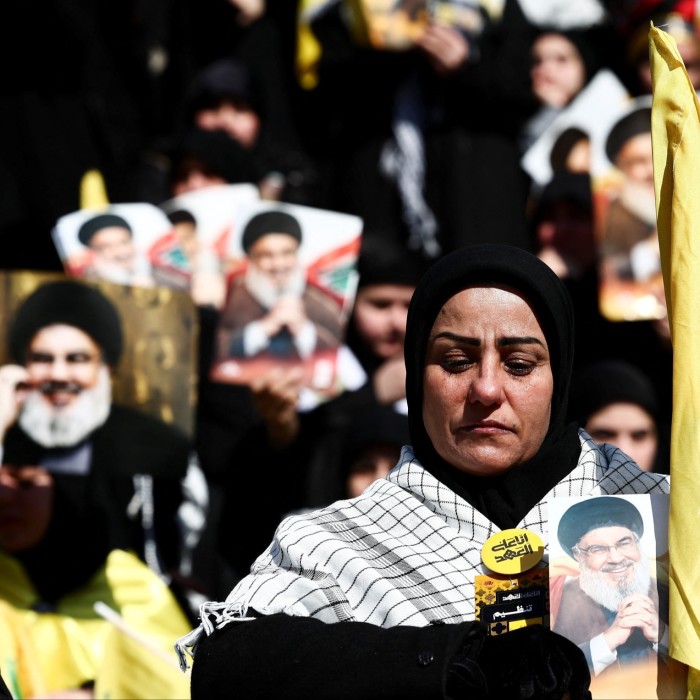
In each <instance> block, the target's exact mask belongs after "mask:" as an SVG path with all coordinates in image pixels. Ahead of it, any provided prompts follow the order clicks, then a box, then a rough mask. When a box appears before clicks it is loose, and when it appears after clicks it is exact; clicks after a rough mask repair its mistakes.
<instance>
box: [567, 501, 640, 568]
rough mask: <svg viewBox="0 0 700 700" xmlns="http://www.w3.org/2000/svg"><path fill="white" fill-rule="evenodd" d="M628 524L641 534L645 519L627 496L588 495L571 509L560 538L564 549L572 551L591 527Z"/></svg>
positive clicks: (629, 528) (594, 528) (570, 552)
mask: <svg viewBox="0 0 700 700" xmlns="http://www.w3.org/2000/svg"><path fill="white" fill-rule="evenodd" d="M616 526H619V527H626V528H627V529H628V530H631V531H632V532H634V533H635V534H636V535H637V537H641V536H642V533H643V532H644V522H643V520H642V516H641V515H640V513H639V511H638V510H637V509H636V508H635V507H634V506H633V505H632V504H631V503H630V502H629V501H627V500H625V499H624V498H616V497H615V496H599V497H597V498H586V499H584V500H582V501H579V502H578V503H575V504H574V505H573V506H571V508H569V509H568V510H567V511H566V512H565V513H564V515H563V516H562V518H561V520H560V521H559V528H558V530H557V538H558V539H559V544H560V545H561V546H562V548H563V549H564V550H565V551H566V552H568V553H569V554H572V551H571V550H572V549H573V548H574V546H575V545H576V543H577V542H578V541H579V540H580V539H581V538H582V537H583V536H584V535H586V534H588V533H589V532H590V531H591V530H596V529H597V528H599V527H616Z"/></svg>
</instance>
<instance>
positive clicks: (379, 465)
mask: <svg viewBox="0 0 700 700" xmlns="http://www.w3.org/2000/svg"><path fill="white" fill-rule="evenodd" d="M400 454H401V447H400V446H398V445H390V444H380V443H379V444H375V445H371V446H370V447H367V448H365V449H364V450H363V451H362V452H360V454H359V455H358V456H357V457H356V458H355V459H354V460H353V461H352V464H351V465H350V472H349V474H348V478H347V495H348V498H354V497H355V496H359V495H360V494H361V493H362V492H363V491H364V490H365V489H366V488H367V487H368V486H369V485H370V484H371V483H372V482H374V481H376V480H377V479H383V478H384V477H385V476H386V475H387V474H388V473H389V472H390V471H391V470H392V469H393V468H394V466H395V465H396V463H397V462H398V460H399V456H400Z"/></svg>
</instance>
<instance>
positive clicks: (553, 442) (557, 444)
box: [404, 244, 581, 528]
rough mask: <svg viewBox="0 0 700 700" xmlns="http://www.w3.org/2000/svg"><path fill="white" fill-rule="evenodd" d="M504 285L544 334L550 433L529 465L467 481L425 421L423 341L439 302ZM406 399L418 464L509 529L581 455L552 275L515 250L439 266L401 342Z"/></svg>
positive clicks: (564, 325) (420, 291)
mask: <svg viewBox="0 0 700 700" xmlns="http://www.w3.org/2000/svg"><path fill="white" fill-rule="evenodd" d="M481 285H486V286H488V285H505V286H508V287H509V288H511V289H514V290H517V291H518V292H519V293H520V294H522V296H523V297H524V298H525V299H526V300H527V302H528V303H529V305H530V307H531V308H532V310H533V312H534V313H535V316H536V318H537V320H538V322H539V324H540V326H541V328H542V332H543V333H544V336H545V339H546V340H547V345H548V348H549V353H550V364H551V368H552V375H553V379H554V386H553V394H552V407H551V418H550V424H549V429H548V431H547V434H546V436H545V439H544V442H543V443H542V446H541V447H540V450H539V452H538V453H537V454H536V455H535V456H534V457H533V458H532V459H530V460H529V461H527V462H525V463H523V464H520V465H518V466H516V467H514V468H512V469H510V470H509V471H507V472H505V473H504V474H499V475H498V476H493V477H484V476H473V475H469V474H466V473H464V472H461V471H460V470H458V469H456V468H455V467H454V466H452V465H450V464H448V463H447V462H446V461H445V460H443V459H442V457H440V456H439V455H438V453H437V452H436V450H435V448H434V447H433V444H432V442H431V440H430V438H429V436H428V434H427V432H426V430H425V425H424V422H423V371H424V367H425V353H426V348H427V343H428V337H429V335H430V331H431V329H432V327H433V323H434V322H435V319H436V317H437V315H438V313H439V311H440V309H441V308H442V307H443V305H444V304H445V302H447V301H448V299H450V298H451V297H453V296H454V295H455V294H457V293H458V292H460V291H462V290H463V289H466V288H467V287H472V286H481ZM404 347H405V359H406V398H407V400H408V419H409V430H410V434H411V443H412V446H413V450H414V453H415V455H416V457H418V459H419V460H420V462H421V464H422V465H423V466H424V467H425V468H426V469H427V470H428V471H429V472H430V473H431V474H433V475H434V476H435V477H436V478H438V479H439V480H440V481H442V482H443V483H445V484H446V485H447V486H449V487H450V488H452V489H453V490H454V491H455V492H456V493H457V494H459V495H460V496H461V497H462V498H464V499H465V500H467V501H468V502H469V503H471V504H472V505H473V506H474V507H475V508H477V509H478V510H479V511H481V512H482V513H483V514H484V515H486V516H487V517H488V518H490V519H491V520H492V521H493V522H495V523H496V524H497V525H499V526H500V527H503V528H505V527H514V526H515V525H517V524H518V522H520V520H521V519H522V517H523V516H524V515H525V514H526V513H527V512H528V511H529V510H530V509H531V508H532V507H533V506H534V505H535V504H536V503H537V502H538V501H539V500H540V499H541V498H542V497H543V496H544V495H545V494H546V493H547V492H548V491H549V490H550V489H551V488H552V487H553V486H554V485H555V484H556V483H557V482H558V481H560V480H561V479H562V478H563V477H564V476H566V475H567V474H568V473H569V472H571V470H572V469H573V468H574V467H575V465H576V462H577V459H578V456H579V454H580V450H581V447H580V443H579V439H578V434H577V429H576V425H575V424H574V423H567V420H566V412H567V400H568V394H569V385H570V382H571V373H572V366H573V351H574V317H573V307H572V303H571V299H570V297H569V294H568V292H567V290H566V288H565V286H564V285H563V283H562V282H561V280H560V279H559V278H558V277H557V276H556V274H555V273H554V272H553V271H552V270H551V269H550V268H549V267H548V266H547V265H546V264H545V263H543V262H542V261H541V260H539V259H538V258H536V257H535V256H534V255H532V254H531V253H529V252H527V251H525V250H522V249H521V248H517V247H514V246H507V245H497V244H480V245H472V246H466V247H464V248H460V249H459V250H456V251H454V252H452V253H449V254H448V255H445V256H444V257H442V258H441V259H440V260H438V261H437V262H436V263H435V264H434V265H433V266H432V267H431V268H430V269H429V270H428V271H427V272H426V274H425V275H424V276H423V278H422V279H421V281H420V282H419V284H418V286H417V288H416V291H415V293H414V295H413V298H412V300H411V305H410V308H409V311H408V323H407V328H406V342H405V346H404Z"/></svg>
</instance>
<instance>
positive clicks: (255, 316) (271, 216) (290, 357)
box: [211, 201, 362, 400]
mask: <svg viewBox="0 0 700 700" xmlns="http://www.w3.org/2000/svg"><path fill="white" fill-rule="evenodd" d="M361 235H362V220H361V219H360V218H359V217H356V216H351V215H349V214H343V213H339V212H334V211H328V210H324V209H316V208H313V207H307V206H302V205H292V204H272V203H270V202H263V201H260V202H255V203H248V204H245V205H242V206H241V207H240V208H239V210H238V213H237V216H236V219H235V221H234V226H233V233H232V235H231V236H230V238H229V241H228V248H227V253H226V269H227V293H226V302H225V304H224V307H223V309H222V311H221V314H220V320H219V324H218V328H217V333H216V342H215V346H216V347H215V356H214V361H213V365H212V371H211V377H212V379H213V380H214V381H217V382H224V383H239V384H248V383H250V382H251V381H252V380H253V379H255V378H256V377H259V376H261V375H264V374H266V373H268V372H269V370H271V369H273V368H278V367H282V368H296V369H295V370H294V371H296V372H299V373H301V374H302V375H303V379H302V380H301V382H302V385H303V387H304V389H305V390H306V391H307V392H310V393H311V395H313V396H315V397H316V398H317V400H322V399H323V398H330V397H331V396H333V395H335V393H337V391H339V389H340V387H339V385H338V379H339V376H340V375H339V367H338V365H339V357H340V348H341V346H342V344H343V340H344V336H345V330H346V326H347V321H348V316H349V314H350V311H351V310H352V305H353V303H354V299H355V291H356V287H357V256H358V253H359V248H360V241H361Z"/></svg>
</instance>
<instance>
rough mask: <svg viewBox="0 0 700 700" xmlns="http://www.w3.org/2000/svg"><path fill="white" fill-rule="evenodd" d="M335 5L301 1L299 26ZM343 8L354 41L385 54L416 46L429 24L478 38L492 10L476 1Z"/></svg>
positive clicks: (364, 0) (370, 2)
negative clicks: (431, 22)
mask: <svg viewBox="0 0 700 700" xmlns="http://www.w3.org/2000/svg"><path fill="white" fill-rule="evenodd" d="M336 4H337V3H336V2H333V0H302V2H301V3H300V12H299V22H300V25H301V26H302V27H308V26H309V25H310V24H311V22H312V21H313V19H314V18H316V17H317V16H319V15H321V14H323V13H324V12H326V11H328V10H330V9H331V8H332V6H333V5H336ZM344 5H345V6H344V7H343V8H342V9H343V13H342V14H343V17H344V18H345V20H346V21H347V22H348V26H349V29H350V32H351V35H352V37H353V39H354V40H355V41H356V42H357V43H358V44H360V45H362V46H370V47H372V48H373V49H378V50H385V51H405V50H407V49H410V48H412V47H414V46H415V42H416V40H417V39H418V38H419V37H420V35H421V34H422V33H423V31H424V30H425V27H426V25H427V23H428V22H429V21H433V22H436V23H440V24H442V25H443V26H448V27H454V28H456V29H459V30H460V31H462V32H463V33H465V34H467V35H470V36H476V35H478V34H480V33H481V32H482V31H483V29H484V26H485V21H486V17H487V15H488V12H489V10H490V8H489V7H488V6H487V4H485V3H483V2H480V1H477V0H344ZM494 7H495V6H494ZM494 11H495V10H494Z"/></svg>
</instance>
